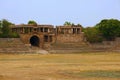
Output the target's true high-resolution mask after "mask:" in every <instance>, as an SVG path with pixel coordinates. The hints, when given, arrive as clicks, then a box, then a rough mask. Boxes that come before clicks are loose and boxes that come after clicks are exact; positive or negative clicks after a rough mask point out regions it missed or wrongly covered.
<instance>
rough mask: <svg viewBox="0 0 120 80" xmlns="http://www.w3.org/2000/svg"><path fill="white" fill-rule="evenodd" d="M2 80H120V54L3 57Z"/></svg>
mask: <svg viewBox="0 0 120 80" xmlns="http://www.w3.org/2000/svg"><path fill="white" fill-rule="evenodd" d="M0 80H120V53H108V52H105V53H80V54H47V55H42V54H0Z"/></svg>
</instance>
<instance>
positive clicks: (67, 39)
mask: <svg viewBox="0 0 120 80" xmlns="http://www.w3.org/2000/svg"><path fill="white" fill-rule="evenodd" d="M83 41H84V35H83V33H82V34H77V35H76V34H59V35H57V36H56V42H60V43H73V42H74V43H79V42H83Z"/></svg>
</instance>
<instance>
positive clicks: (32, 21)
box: [28, 20, 37, 25]
mask: <svg viewBox="0 0 120 80" xmlns="http://www.w3.org/2000/svg"><path fill="white" fill-rule="evenodd" d="M28 24H31V25H37V23H36V22H35V21H34V20H30V21H28Z"/></svg>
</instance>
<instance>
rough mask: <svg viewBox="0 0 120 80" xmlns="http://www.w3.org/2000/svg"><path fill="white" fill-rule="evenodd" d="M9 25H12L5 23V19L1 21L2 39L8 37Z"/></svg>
mask: <svg viewBox="0 0 120 80" xmlns="http://www.w3.org/2000/svg"><path fill="white" fill-rule="evenodd" d="M10 25H12V23H11V22H9V21H7V20H6V19H3V20H2V37H9V36H10V27H9V26H10Z"/></svg>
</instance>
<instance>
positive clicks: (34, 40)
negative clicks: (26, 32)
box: [30, 36, 40, 47]
mask: <svg viewBox="0 0 120 80" xmlns="http://www.w3.org/2000/svg"><path fill="white" fill-rule="evenodd" d="M30 44H31V46H36V47H39V44H40V40H39V37H37V36H32V37H31V38H30Z"/></svg>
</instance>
